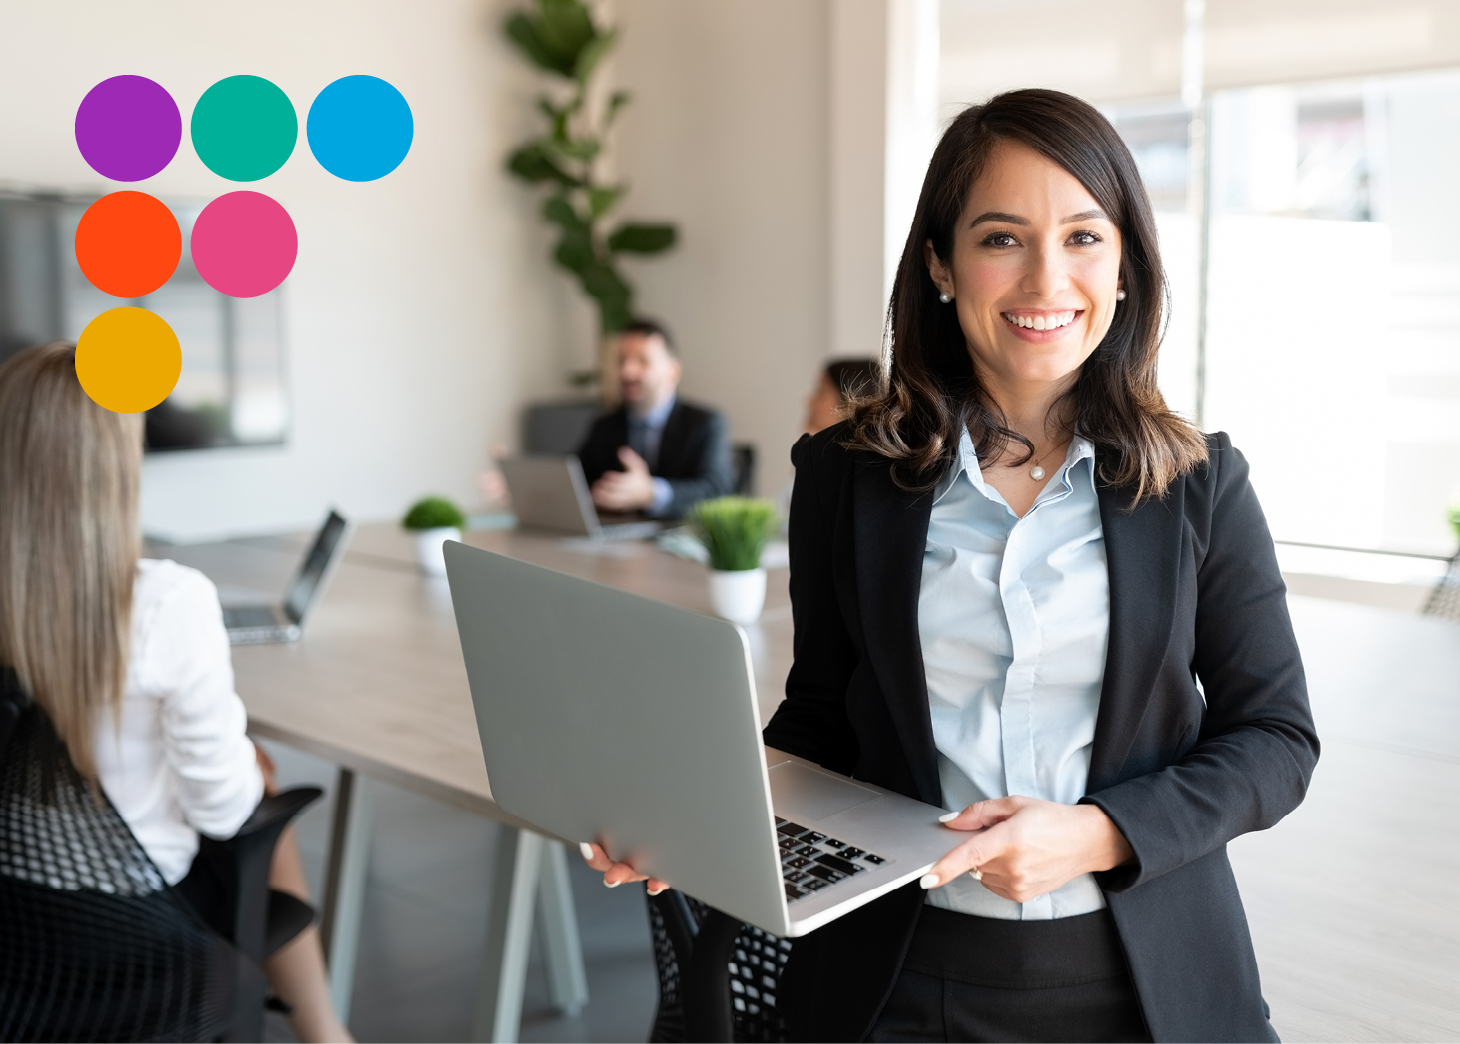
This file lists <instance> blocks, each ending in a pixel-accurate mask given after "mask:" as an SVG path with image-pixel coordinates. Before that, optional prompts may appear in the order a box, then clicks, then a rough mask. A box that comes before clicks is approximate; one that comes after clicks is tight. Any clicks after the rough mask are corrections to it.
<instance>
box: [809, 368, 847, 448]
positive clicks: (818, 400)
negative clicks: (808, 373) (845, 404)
mask: <svg viewBox="0 0 1460 1044" xmlns="http://www.w3.org/2000/svg"><path fill="white" fill-rule="evenodd" d="M843 416H844V413H843V410H842V397H841V396H840V395H838V394H837V391H836V389H835V388H833V387H832V385H831V378H829V377H827V375H826V371H825V370H823V371H822V372H821V376H820V377H819V378H817V381H816V389H815V390H814V391H813V392H812V393H811V395H810V397H809V398H807V400H806V434H808V435H815V434H816V433H817V432H818V431H820V430H821V429H823V428H829V427H831V426H832V425H833V424H835V423H836V422H837V421H839V420H841V419H842V417H843Z"/></svg>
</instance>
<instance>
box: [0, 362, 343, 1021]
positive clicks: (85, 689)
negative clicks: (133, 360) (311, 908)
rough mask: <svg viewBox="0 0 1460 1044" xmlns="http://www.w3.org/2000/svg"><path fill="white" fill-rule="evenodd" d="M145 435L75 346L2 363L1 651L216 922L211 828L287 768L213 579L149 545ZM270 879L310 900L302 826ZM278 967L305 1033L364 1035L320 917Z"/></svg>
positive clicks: (273, 961) (280, 985) (87, 768)
mask: <svg viewBox="0 0 1460 1044" xmlns="http://www.w3.org/2000/svg"><path fill="white" fill-rule="evenodd" d="M142 432H143V423H142V416H141V415H139V414H120V413H113V412H111V411H110V410H105V409H102V408H101V407H100V406H98V405H96V403H94V402H92V401H91V399H90V398H88V397H87V395H86V393H85V392H84V391H83V390H82V388H81V384H80V382H79V381H78V380H77V379H76V353H75V350H74V349H73V348H72V347H71V346H70V345H65V344H52V345H47V346H46V347H44V348H29V349H25V350H23V351H20V352H17V353H16V354H15V355H13V356H11V357H10V359H9V360H7V361H6V363H5V364H4V365H3V366H0V494H3V495H0V575H4V577H5V578H6V585H7V589H8V596H7V598H5V599H4V600H0V664H4V665H6V666H9V667H11V668H13V669H14V670H15V673H16V674H17V676H18V677H19V680H20V682H21V684H22V685H23V686H24V687H25V689H26V691H27V692H28V693H29V694H30V695H31V697H32V698H33V699H34V700H35V701H36V703H37V704H39V705H40V707H41V709H42V710H44V711H45V713H46V715H47V716H48V717H49V718H50V720H51V724H52V725H53V726H54V727H55V729H56V732H57V734H58V735H59V736H60V737H61V739H62V740H64V741H65V744H66V749H67V751H68V753H69V754H70V756H71V761H72V762H73V764H75V766H76V769H77V771H78V772H80V773H81V774H82V775H83V776H84V777H86V778H87V779H90V780H94V781H96V782H98V783H99V784H100V786H101V789H102V791H103V792H104V793H105V794H106V796H107V797H108V798H109V799H110V800H111V803H112V805H113V806H114V807H115V808H116V810H117V812H118V813H119V814H120V815H121V817H122V819H123V820H125V821H126V824H127V826H128V827H129V828H131V831H132V834H133V836H134V837H135V838H136V839H137V842H138V843H139V844H140V845H141V846H142V848H143V850H144V851H146V853H147V855H148V857H149V858H150V859H151V860H152V862H153V864H154V865H155V866H156V867H157V869H158V871H159V872H160V873H161V874H162V876H163V878H164V879H165V880H166V881H167V883H168V884H170V885H175V886H177V888H178V890H179V892H180V893H181V894H182V896H183V898H184V899H186V900H187V901H189V902H190V903H192V904H193V906H194V907H195V908H197V909H198V912H199V913H200V914H201V915H202V916H203V919H204V920H205V921H209V922H214V921H216V918H215V917H210V916H209V914H210V913H211V912H216V911H210V910H208V909H205V907H206V906H207V905H208V903H207V901H206V900H205V899H204V898H203V897H204V896H209V895H215V893H213V892H211V890H209V889H206V888H200V887H199V886H198V885H197V882H196V880H193V881H190V879H189V878H190V874H191V873H192V867H193V861H194V857H195V856H196V855H197V852H198V834H199V833H200V832H201V833H204V834H207V835H208V836H209V837H214V838H219V839H223V838H228V837H231V836H233V835H234V834H235V833H237V831H238V828H239V827H240V826H242V825H243V822H244V820H246V819H247V818H248V817H249V815H250V814H251V813H252V812H253V810H254V808H255V807H256V806H257V805H258V803H259V800H260V798H262V796H263V795H264V793H265V791H266V790H267V789H269V788H270V787H271V786H272V782H271V777H272V765H271V764H270V762H269V759H268V756H267V755H266V754H264V752H263V751H262V750H256V749H255V747H254V745H253V743H252V742H251V741H250V740H249V738H248V736H247V735H246V734H245V731H244V730H245V729H246V727H247V725H248V721H247V715H246V713H245V711H244V708H243V701H241V700H240V699H239V698H238V694H237V693H235V692H234V690H233V664H232V659H231V656H230V652H229V644H228V633H227V631H225V630H224V628H223V612H222V609H221V608H220V607H219V605H218V592H217V590H216V589H215V588H214V586H213V584H212V582H211V581H210V580H208V578H207V577H205V576H204V575H203V574H202V573H199V572H198V571H197V570H195V569H188V568H187V567H185V566H181V565H178V564H177V563H175V562H168V561H153V560H150V559H145V558H139V552H140V551H141V539H140V536H139V525H138V517H137V508H138V496H139V486H140V479H141V471H142ZM37 620H40V621H45V622H44V623H43V624H40V625H37V624H36V621H37ZM204 876H206V875H205V874H204V872H202V871H199V877H198V879H202V878H203V877H204ZM269 883H270V886H271V887H273V888H276V889H278V890H280V891H285V892H290V893H292V894H294V895H296V896H298V897H299V898H301V899H305V900H307V899H308V897H309V896H308V890H307V887H306V885H305V878H304V869H303V865H302V864H301V862H300V858H299V847H298V842H297V840H296V839H295V836H294V830H293V828H292V827H290V828H288V829H287V830H286V831H285V832H284V834H283V836H282V837H281V838H280V840H279V844H278V847H277V848H276V849H275V852H274V862H273V866H272V868H271V873H270V875H269ZM219 901H220V900H219V899H218V898H216V896H215V897H214V898H213V899H212V902H213V903H214V904H216V903H217V902H219ZM264 971H265V973H266V974H267V975H268V978H269V983H270V986H271V987H272V989H273V992H274V993H275V995H277V996H278V997H279V998H281V999H282V1000H284V1001H285V1002H286V1003H288V1004H289V1005H291V1006H292V1007H293V1009H294V1011H293V1015H292V1016H291V1021H292V1023H293V1028H294V1032H295V1034H296V1035H297V1036H298V1038H299V1039H300V1040H302V1041H326V1040H351V1039H352V1038H351V1037H350V1034H349V1031H348V1030H346V1029H345V1027H344V1026H343V1025H342V1024H341V1023H340V1021H339V1019H338V1018H336V1016H335V1013H334V1010H333V1008H332V1007H331V1005H330V996H329V987H328V985H327V983H326V979H325V967H324V955H323V952H322V951H321V948H320V943H319V932H318V931H317V930H316V929H315V928H313V927H311V928H308V929H306V930H305V931H304V932H302V933H301V934H300V935H298V936H296V937H295V938H294V939H293V940H292V941H291V942H289V943H288V944H286V945H285V946H284V947H283V948H282V949H280V950H279V951H278V952H277V953H275V954H274V956H273V957H271V958H270V959H269V960H268V961H267V962H266V963H265V965H264Z"/></svg>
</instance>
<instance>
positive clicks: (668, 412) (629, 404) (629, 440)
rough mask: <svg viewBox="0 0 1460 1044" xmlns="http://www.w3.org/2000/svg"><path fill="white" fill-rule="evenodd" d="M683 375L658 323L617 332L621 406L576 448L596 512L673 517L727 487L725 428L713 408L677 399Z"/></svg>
mask: <svg viewBox="0 0 1460 1044" xmlns="http://www.w3.org/2000/svg"><path fill="white" fill-rule="evenodd" d="M683 374H684V367H683V365H682V364H681V362H680V360H679V354H678V352H677V351H676V350H675V347H674V341H673V339H672V338H671V337H670V335H669V331H668V330H666V329H665V328H664V326H663V325H662V324H660V323H657V322H655V321H654V320H652V319H636V320H634V321H633V322H632V323H630V324H629V325H628V326H627V327H625V329H624V330H623V332H622V333H621V334H620V335H619V342H618V385H619V395H620V397H621V399H622V401H623V405H622V406H620V407H619V408H618V409H616V410H614V411H612V412H611V413H608V414H605V415H604V416H602V417H600V418H599V419H598V420H597V421H596V422H595V423H594V425H593V427H592V428H591V429H590V430H589V432H588V437H587V438H586V439H585V440H584V442H583V445H582V446H580V447H579V449H578V457H579V459H580V460H581V461H582V462H583V474H584V477H586V478H587V479H588V482H589V483H590V485H591V486H592V489H593V502H594V503H595V504H596V505H598V507H599V508H600V509H601V510H603V511H611V512H641V513H643V514H645V515H649V516H651V517H654V518H679V517H680V516H681V515H683V514H684V513H685V512H686V511H688V510H689V509H690V508H691V507H693V506H694V505H695V504H696V503H698V502H699V501H701V500H708V499H709V498H711V497H719V496H725V495H726V494H728V493H730V492H732V491H733V490H734V488H735V469H734V464H733V461H732V459H731V453H730V429H729V426H728V425H727V424H726V422H725V418H724V416H723V415H722V414H720V413H719V412H718V411H716V410H713V409H709V408H707V407H704V406H697V405H695V404H693V403H690V402H686V401H684V400H683V399H681V398H680V397H679V381H680V378H681V377H682V376H683Z"/></svg>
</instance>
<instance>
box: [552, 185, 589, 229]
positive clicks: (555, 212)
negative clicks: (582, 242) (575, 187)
mask: <svg viewBox="0 0 1460 1044" xmlns="http://www.w3.org/2000/svg"><path fill="white" fill-rule="evenodd" d="M542 216H543V217H545V218H547V219H548V220H549V221H551V222H552V223H553V224H554V225H557V226H559V227H561V228H562V229H563V231H564V232H572V231H580V230H581V231H583V232H584V233H587V232H588V231H589V230H590V229H589V225H588V222H586V221H584V220H583V217H582V215H580V214H579V213H578V210H577V208H576V207H574V206H573V204H572V202H571V201H570V200H569V199H568V197H567V196H565V195H563V194H562V193H559V194H558V195H556V196H550V197H548V199H547V201H546V202H545V203H543V205H542Z"/></svg>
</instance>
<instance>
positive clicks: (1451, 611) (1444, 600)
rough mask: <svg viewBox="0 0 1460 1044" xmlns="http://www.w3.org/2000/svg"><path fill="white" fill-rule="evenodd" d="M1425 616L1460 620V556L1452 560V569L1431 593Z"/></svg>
mask: <svg viewBox="0 0 1460 1044" xmlns="http://www.w3.org/2000/svg"><path fill="white" fill-rule="evenodd" d="M1425 615H1426V616H1443V617H1444V618H1445V619H1447V620H1460V555H1456V556H1455V557H1454V558H1452V559H1450V568H1449V569H1448V570H1446V571H1445V575H1444V576H1442V577H1440V582H1439V583H1437V584H1436V585H1435V589H1434V590H1433V591H1431V592H1430V597H1429V601H1427V602H1425Z"/></svg>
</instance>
